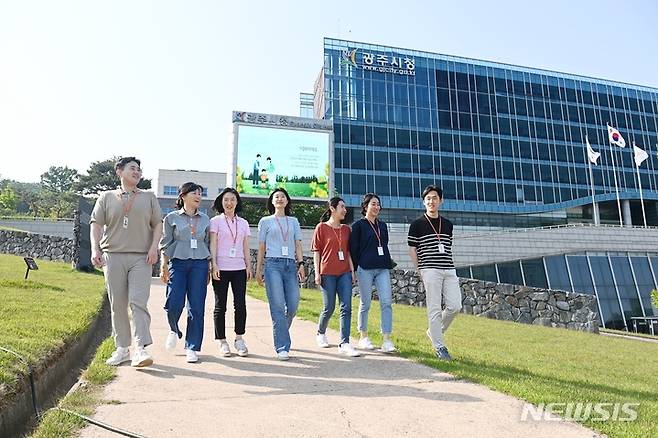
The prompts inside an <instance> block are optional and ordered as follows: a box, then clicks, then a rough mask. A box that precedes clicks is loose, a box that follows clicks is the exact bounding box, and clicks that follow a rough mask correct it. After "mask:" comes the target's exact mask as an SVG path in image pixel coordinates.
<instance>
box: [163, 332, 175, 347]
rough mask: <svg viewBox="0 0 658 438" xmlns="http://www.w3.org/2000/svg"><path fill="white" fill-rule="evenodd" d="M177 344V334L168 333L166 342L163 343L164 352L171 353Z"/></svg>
mask: <svg viewBox="0 0 658 438" xmlns="http://www.w3.org/2000/svg"><path fill="white" fill-rule="evenodd" d="M177 342H178V334H176V333H174V332H169V334H168V335H167V340H166V341H165V350H167V351H173V350H174V348H176V343H177Z"/></svg>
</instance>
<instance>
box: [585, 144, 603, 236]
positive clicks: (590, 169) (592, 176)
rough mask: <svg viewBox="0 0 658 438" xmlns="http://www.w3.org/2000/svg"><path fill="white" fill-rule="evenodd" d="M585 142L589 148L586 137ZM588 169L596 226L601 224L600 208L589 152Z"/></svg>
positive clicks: (593, 216) (593, 217)
mask: <svg viewBox="0 0 658 438" xmlns="http://www.w3.org/2000/svg"><path fill="white" fill-rule="evenodd" d="M585 142H586V143H587V145H588V146H589V139H588V138H587V135H585ZM587 168H588V169H589V183H590V187H591V191H592V219H594V225H599V224H600V222H601V221H600V219H599V212H598V208H597V207H598V206H597V205H596V199H595V198H594V174H593V173H592V161H591V160H590V159H589V151H588V153H587Z"/></svg>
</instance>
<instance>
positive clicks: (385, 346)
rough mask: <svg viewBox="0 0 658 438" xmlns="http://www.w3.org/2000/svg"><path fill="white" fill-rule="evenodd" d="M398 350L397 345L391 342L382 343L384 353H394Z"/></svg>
mask: <svg viewBox="0 0 658 438" xmlns="http://www.w3.org/2000/svg"><path fill="white" fill-rule="evenodd" d="M395 350H396V348H395V345H393V342H391V341H388V340H386V341H384V342H382V352H383V353H393V352H394V351H395Z"/></svg>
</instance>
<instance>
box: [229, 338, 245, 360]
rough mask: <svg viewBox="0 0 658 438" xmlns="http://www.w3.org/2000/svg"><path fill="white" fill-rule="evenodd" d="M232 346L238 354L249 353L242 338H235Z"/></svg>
mask: <svg viewBox="0 0 658 438" xmlns="http://www.w3.org/2000/svg"><path fill="white" fill-rule="evenodd" d="M233 346H234V347H235V349H236V350H237V352H238V356H240V357H246V356H247V355H248V354H249V350H248V349H247V343H246V342H245V341H244V339H236V340H235V342H234V343H233Z"/></svg>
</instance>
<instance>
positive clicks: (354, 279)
mask: <svg viewBox="0 0 658 438" xmlns="http://www.w3.org/2000/svg"><path fill="white" fill-rule="evenodd" d="M354 285H356V272H354V271H352V286H354Z"/></svg>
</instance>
